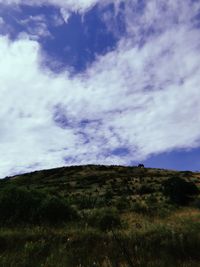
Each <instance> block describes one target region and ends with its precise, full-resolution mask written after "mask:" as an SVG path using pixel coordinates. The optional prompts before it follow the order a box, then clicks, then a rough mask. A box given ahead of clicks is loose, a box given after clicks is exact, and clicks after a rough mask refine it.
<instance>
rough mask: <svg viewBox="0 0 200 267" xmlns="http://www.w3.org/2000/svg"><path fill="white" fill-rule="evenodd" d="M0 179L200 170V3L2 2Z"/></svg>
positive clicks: (109, 0) (143, 0)
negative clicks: (58, 172)
mask: <svg viewBox="0 0 200 267" xmlns="http://www.w3.org/2000/svg"><path fill="white" fill-rule="evenodd" d="M0 100H1V106H0V177H5V176H11V175H14V174H18V173H24V172H30V171H34V170H39V169H48V168H55V167H59V166H68V165H80V164H106V165H109V164H112V165H131V166H132V165H137V164H138V163H144V164H145V165H146V166H148V167H159V168H168V169H177V170H200V105H199V103H200V1H198V0H176V1H174V0H148V1H147V0H126V1H123V0H76V1H74V0H0Z"/></svg>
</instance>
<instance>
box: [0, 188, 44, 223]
mask: <svg viewBox="0 0 200 267" xmlns="http://www.w3.org/2000/svg"><path fill="white" fill-rule="evenodd" d="M43 197H44V196H43V195H42V194H41V193H40V192H37V191H33V190H31V191H29V190H27V189H25V188H18V187H17V186H8V187H6V188H5V189H2V190H1V192H0V222H1V223H3V224H4V223H6V224H9V223H11V224H12V223H14V224H15V223H18V222H30V223H32V222H34V221H35V219H36V217H37V212H38V207H39V206H40V203H41V202H42V199H43Z"/></svg>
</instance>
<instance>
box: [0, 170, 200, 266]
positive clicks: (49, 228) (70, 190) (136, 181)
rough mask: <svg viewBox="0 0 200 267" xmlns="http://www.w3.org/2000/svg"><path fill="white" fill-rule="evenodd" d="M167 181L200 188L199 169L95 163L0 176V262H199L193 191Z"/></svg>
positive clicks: (198, 207) (198, 204)
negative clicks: (7, 176)
mask: <svg viewBox="0 0 200 267" xmlns="http://www.w3.org/2000/svg"><path fill="white" fill-rule="evenodd" d="M170 179H172V180H173V179H174V180H173V182H174V181H177V179H179V180H180V181H185V183H186V188H189V187H190V186H191V184H192V185H193V186H195V189H198V188H199V186H200V174H199V173H192V172H189V171H185V172H177V171H170V170H162V169H147V168H137V167H122V166H95V165H89V166H77V167H68V168H58V169H53V170H46V171H38V172H33V173H30V174H25V175H19V176H15V177H11V178H6V179H3V180H0V225H1V227H0V266H2V267H8V266H9V267H11V266H12V267H25V266H26V267H51V266H52V267H78V266H80V267H83V266H84V267H92V266H99V267H100V266H101V267H122V266H124V267H133V266H136V267H150V266H151V267H176V266H177V267H178V266H180V267H197V266H200V253H199V251H200V200H199V195H198V192H196V191H195V190H194V192H195V193H194V194H192V193H191V191H188V192H187V190H186V191H184V190H185V187H184V186H183V184H182V183H180V181H179V180H178V185H177V183H176V184H172V185H173V187H170V191H169V187H167V190H165V189H166V188H165V187H166V182H167V181H170ZM170 185H171V184H170ZM174 188H176V190H174ZM192 188H193V187H192ZM183 191H184V192H185V195H187V198H184V200H187V201H185V202H183V203H182V202H181V201H182V199H183V198H182V197H183V194H182V193H183ZM185 195H184V197H185ZM174 196H175V197H174ZM178 196H179V198H177V197H178ZM180 200H181V201H180Z"/></svg>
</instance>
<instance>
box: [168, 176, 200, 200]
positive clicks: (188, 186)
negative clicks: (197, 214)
mask: <svg viewBox="0 0 200 267" xmlns="http://www.w3.org/2000/svg"><path fill="white" fill-rule="evenodd" d="M163 193H164V195H166V196H167V197H169V199H170V201H171V202H173V203H175V204H178V205H187V204H188V203H189V202H190V201H191V200H192V199H193V197H194V196H195V195H197V194H199V190H198V188H197V186H196V185H195V184H194V183H192V182H187V181H185V180H184V179H182V178H179V177H172V178H170V179H168V180H166V181H164V182H163Z"/></svg>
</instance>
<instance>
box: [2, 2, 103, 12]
mask: <svg viewBox="0 0 200 267" xmlns="http://www.w3.org/2000/svg"><path fill="white" fill-rule="evenodd" d="M106 1H107V0H106ZM97 2H99V0H76V1H74V0H29V1H28V2H27V1H26V0H0V3H2V4H4V5H12V4H15V5H19V4H25V5H38V6H41V5H45V4H49V5H54V6H58V7H63V8H68V9H69V10H72V11H84V10H87V9H89V8H91V7H92V6H94V5H95V4H96V3H97Z"/></svg>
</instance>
